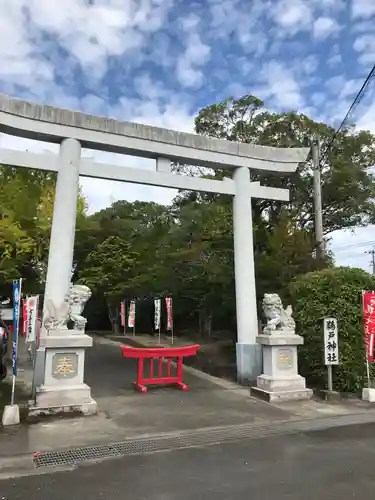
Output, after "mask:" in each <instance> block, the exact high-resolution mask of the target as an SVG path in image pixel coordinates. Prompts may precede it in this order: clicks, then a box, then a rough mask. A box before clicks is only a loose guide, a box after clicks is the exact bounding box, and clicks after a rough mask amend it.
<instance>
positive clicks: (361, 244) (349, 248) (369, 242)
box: [331, 240, 375, 253]
mask: <svg viewBox="0 0 375 500" xmlns="http://www.w3.org/2000/svg"><path fill="white" fill-rule="evenodd" d="M369 245H375V241H374V240H372V241H362V242H358V243H353V244H351V245H345V246H342V247H337V248H331V250H332V252H334V253H336V252H342V251H346V250H351V249H353V248H361V247H367V246H369Z"/></svg>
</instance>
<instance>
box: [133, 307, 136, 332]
mask: <svg viewBox="0 0 375 500" xmlns="http://www.w3.org/2000/svg"><path fill="white" fill-rule="evenodd" d="M135 304H136V302H135V299H134V304H133V305H134V320H133V337H135V316H136V308H135Z"/></svg>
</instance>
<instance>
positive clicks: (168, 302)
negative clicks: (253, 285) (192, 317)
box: [165, 297, 173, 330]
mask: <svg viewBox="0 0 375 500" xmlns="http://www.w3.org/2000/svg"><path fill="white" fill-rule="evenodd" d="M165 306H166V308H167V330H173V307H172V297H165Z"/></svg>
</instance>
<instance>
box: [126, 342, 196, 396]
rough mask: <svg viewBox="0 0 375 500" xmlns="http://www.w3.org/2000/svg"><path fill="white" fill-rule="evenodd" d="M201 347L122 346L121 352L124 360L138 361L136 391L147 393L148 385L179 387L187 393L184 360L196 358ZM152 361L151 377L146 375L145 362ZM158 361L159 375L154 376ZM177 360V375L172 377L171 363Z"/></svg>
mask: <svg viewBox="0 0 375 500" xmlns="http://www.w3.org/2000/svg"><path fill="white" fill-rule="evenodd" d="M199 347H200V345H198V344H195V345H189V346H184V347H151V348H145V347H129V346H126V345H121V346H120V348H121V352H122V356H123V357H124V358H133V359H137V361H138V367H137V380H136V381H135V382H133V383H134V386H135V388H136V389H138V390H139V391H141V392H147V387H146V385H177V387H178V388H179V389H181V390H182V391H187V390H188V389H189V387H188V386H187V385H186V384H185V383H184V382H183V381H182V378H183V358H184V357H188V356H195V355H196V354H197V351H198V349H199ZM145 359H149V360H150V371H149V376H148V377H147V376H145V375H144V360H145ZM156 359H157V360H158V371H157V375H156V376H154V361H155V360H156ZM174 359H177V373H176V375H172V370H171V363H172V360H174ZM165 361H166V364H167V374H166V375H163V363H164V362H165Z"/></svg>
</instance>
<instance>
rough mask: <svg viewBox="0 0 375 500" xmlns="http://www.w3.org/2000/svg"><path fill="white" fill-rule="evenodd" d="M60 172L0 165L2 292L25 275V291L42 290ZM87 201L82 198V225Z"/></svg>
mask: <svg viewBox="0 0 375 500" xmlns="http://www.w3.org/2000/svg"><path fill="white" fill-rule="evenodd" d="M55 182H56V174H55V173H53V172H44V171H38V170H29V169H24V168H12V167H9V166H7V165H0V294H1V293H2V294H9V290H10V283H11V280H12V279H14V278H17V277H23V278H24V280H25V281H24V290H25V291H32V292H40V291H42V288H43V280H44V277H45V276H44V275H45V269H46V265H47V257H48V247H49V237H50V230H51V223H52V215H53V203H54V190H55ZM85 211H86V201H85V199H84V197H83V196H82V194H81V193H80V196H79V199H78V216H77V223H78V225H80V224H82V223H84V220H85Z"/></svg>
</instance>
